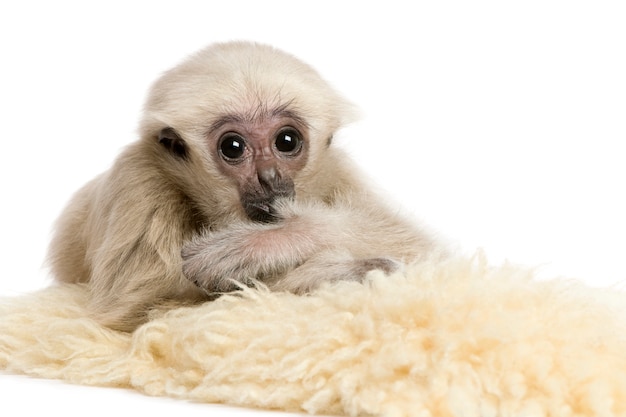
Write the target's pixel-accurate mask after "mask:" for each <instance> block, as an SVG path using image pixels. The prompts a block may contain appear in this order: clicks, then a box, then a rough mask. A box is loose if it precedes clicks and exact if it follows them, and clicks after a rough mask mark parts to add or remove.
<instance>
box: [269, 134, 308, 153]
mask: <svg viewBox="0 0 626 417" xmlns="http://www.w3.org/2000/svg"><path fill="white" fill-rule="evenodd" d="M274 144H275V146H276V149H277V150H278V151H279V152H281V153H287V154H296V153H297V152H298V151H299V150H300V148H301V147H302V139H301V138H300V133H298V131H296V130H295V129H291V128H289V129H284V130H281V131H280V132H278V135H276V141H275V142H274Z"/></svg>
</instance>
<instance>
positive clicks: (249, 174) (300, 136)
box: [210, 111, 308, 223]
mask: <svg viewBox="0 0 626 417" xmlns="http://www.w3.org/2000/svg"><path fill="white" fill-rule="evenodd" d="M213 126H214V128H213V129H211V133H210V142H211V146H214V149H215V160H216V162H217V164H218V166H219V167H220V170H221V171H222V172H223V173H224V174H225V175H226V176H228V177H229V178H232V179H233V181H234V182H235V183H236V184H237V187H238V190H239V197H240V200H241V205H242V207H243V208H244V210H245V213H246V215H247V216H248V218H250V219H251V220H253V221H256V222H264V223H267V222H272V221H275V220H277V218H276V216H275V213H274V209H273V207H272V205H273V203H274V202H275V201H276V200H277V199H279V198H294V196H295V189H294V183H293V178H294V177H295V175H296V173H297V172H298V171H300V170H301V169H302V168H303V167H304V166H305V164H306V161H307V155H308V141H307V137H306V132H307V129H306V125H305V124H304V123H303V122H302V120H301V119H300V118H298V117H297V116H295V115H293V114H292V113H291V112H288V111H283V112H275V114H271V115H268V116H266V117H259V118H255V119H252V120H250V119H249V118H243V117H238V116H236V115H235V116H233V115H228V116H225V117H222V118H220V119H219V120H218V121H217V122H216V123H214V124H213Z"/></svg>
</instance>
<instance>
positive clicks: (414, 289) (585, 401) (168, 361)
mask: <svg viewBox="0 0 626 417" xmlns="http://www.w3.org/2000/svg"><path fill="white" fill-rule="evenodd" d="M532 275H533V272H532V271H531V270H528V269H523V268H519V267H514V266H510V265H508V266H507V265H505V266H502V267H491V266H489V265H488V264H487V263H486V262H485V260H484V258H483V257H482V256H480V255H479V256H477V257H475V258H473V259H469V258H465V257H461V256H453V257H450V258H448V259H446V260H441V259H439V260H424V261H421V262H419V263H416V264H414V265H411V266H407V267H406V268H405V269H404V271H403V272H397V273H395V274H393V275H392V276H390V277H384V276H383V275H382V274H381V273H378V272H374V273H371V274H370V276H369V278H370V279H369V281H368V282H367V283H366V284H365V285H360V284H356V283H354V282H339V283H335V284H332V285H327V286H325V287H323V288H321V289H320V290H318V291H316V292H314V293H313V294H311V295H309V296H305V297H299V296H295V295H292V294H289V293H275V292H269V291H265V290H262V289H260V290H245V293H244V295H243V296H225V297H222V298H220V299H218V300H216V301H214V302H208V303H205V304H203V305H201V306H196V307H188V308H180V309H175V310H172V311H170V312H163V313H156V312H155V313H154V314H155V316H154V317H153V319H152V320H151V321H149V322H148V323H146V324H145V325H143V326H141V327H140V328H138V329H137V330H136V331H135V332H134V333H132V334H129V333H122V332H117V331H114V330H111V329H109V328H105V327H102V326H101V325H99V324H97V323H96V322H95V321H93V320H91V319H89V318H86V312H85V308H86V304H87V298H88V297H87V292H86V290H85V287H84V286H82V285H80V284H78V285H77V284H72V285H68V284H62V285H58V286H54V287H51V288H48V289H46V290H43V291H41V292H39V293H35V294H32V295H28V296H25V297H22V298H14V299H3V300H1V301H0V368H3V369H5V370H6V371H9V372H19V373H26V374H29V375H33V376H40V377H46V378H59V379H64V380H67V381H70V382H74V383H79V384H92V385H106V386H115V387H129V388H134V389H137V390H140V391H142V392H145V393H147V394H150V395H168V396H173V397H178V398H185V399H192V400H197V401H205V402H220V403H227V404H236V405H241V406H250V407H261V408H273V409H281V410H298V411H307V412H310V413H328V414H339V415H344V414H345V415H352V416H364V415H377V416H378V415H380V416H389V417H391V416H393V417H400V416H433V417H447V416H458V417H460V416H464V417H468V416H471V417H474V416H476V417H478V416H481V417H497V416H502V417H504V416H507V417H509V416H518V417H522V416H527V417H535V416H552V417H574V416H577V417H580V416H586V417H610V416H626V295H625V294H624V293H621V292H617V291H608V290H598V289H590V288H587V287H585V286H584V285H582V284H579V283H576V282H569V281H563V280H554V281H545V282H541V281H536V280H533V278H532Z"/></svg>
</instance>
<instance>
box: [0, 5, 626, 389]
mask: <svg viewBox="0 0 626 417" xmlns="http://www.w3.org/2000/svg"><path fill="white" fill-rule="evenodd" d="M624 22H626V3H624V2H621V1H613V2H609V1H595V2H591V1H588V2H584V1H550V0H545V1H526V2H503V1H482V0H480V1H475V2H463V1H452V2H451V1H439V2H426V1H424V2H402V1H385V2H367V1H361V2H357V1H344V2H338V1H332V2H331V1H319V0H318V1H304V2H294V1H229V2H205V1H197V2H191V1H181V0H177V1H167V2H158V1H151V2H148V1H136V2H123V1H107V2H79V1H76V2H68V1H56V2H44V1H40V2H28V1H24V2H3V3H2V4H1V5H0V51H1V53H2V55H1V62H2V64H1V66H0V120H1V122H2V125H1V126H2V163H1V164H0V184H1V185H0V187H1V188H0V189H1V191H2V205H1V209H0V210H1V211H2V216H0V222H1V223H0V228H1V229H0V230H1V231H2V234H1V236H2V237H1V239H2V240H1V241H2V250H1V251H0V257H1V258H0V261H1V262H2V265H3V267H4V270H3V276H2V277H0V295H17V294H20V293H23V292H28V291H32V290H35V289H37V288H42V287H43V286H45V285H47V284H48V282H49V278H48V276H47V271H46V270H45V269H44V268H43V267H42V263H43V259H44V257H45V252H46V246H47V244H48V240H49V237H50V232H51V228H52V224H53V222H54V220H55V218H56V217H57V216H58V214H59V212H60V211H61V209H62V208H63V206H64V205H65V203H66V202H67V200H68V199H69V197H70V196H71V194H72V193H73V192H74V191H75V190H76V189H77V188H78V187H80V186H81V185H82V184H84V183H85V182H86V181H88V180H89V179H91V178H92V177H94V176H95V175H97V174H98V173H100V172H102V171H103V170H105V169H106V168H107V167H108V166H109V165H110V164H111V163H112V161H113V159H114V158H115V156H116V155H117V154H118V153H119V151H120V150H121V149H122V148H123V147H124V146H125V145H126V144H128V143H130V142H131V141H133V140H135V139H136V137H137V135H136V127H137V123H138V120H139V118H140V113H141V107H142V103H143V99H144V97H145V94H146V91H147V89H148V88H149V87H150V84H151V83H152V82H153V81H154V80H155V79H156V78H157V77H158V76H159V74H160V73H162V72H163V71H165V70H167V69H168V68H170V67H171V66H173V65H175V64H176V63H177V62H179V61H180V60H181V59H183V58H184V57H186V56H187V55H188V54H190V53H192V52H194V51H195V50H197V49H199V48H201V47H203V46H205V45H207V44H209V43H211V42H216V41H225V40H232V39H247V40H254V41H259V42H265V43H270V44H272V45H274V46H277V47H279V48H281V49H284V50H287V51H289V52H291V53H293V54H295V55H296V56H298V57H300V58H301V59H303V60H305V61H306V62H308V63H310V64H312V65H313V66H314V67H316V68H317V69H318V70H319V71H320V72H321V73H322V75H323V76H324V77H325V78H327V79H328V80H329V81H330V82H331V84H333V85H334V86H335V87H336V88H337V89H338V90H340V91H341V92H342V93H343V94H344V95H345V96H346V97H347V98H349V99H350V100H351V101H353V102H354V103H356V104H357V105H358V106H360V108H361V109H362V120H361V121H360V122H358V123H356V124H354V125H352V126H350V127H348V128H346V129H345V130H343V131H342V132H341V133H340V134H339V135H338V138H337V143H338V145H339V146H342V147H344V148H346V149H347V150H348V151H349V152H350V153H351V154H352V155H353V157H354V158H355V159H356V160H357V162H358V164H359V165H360V166H361V167H362V168H363V169H364V171H365V172H366V173H367V175H368V176H369V177H370V178H371V179H372V181H373V183H375V184H376V187H378V188H380V189H381V190H384V195H385V198H388V199H390V201H394V202H397V203H398V204H399V205H400V206H402V207H403V209H404V210H406V211H408V212H409V213H411V214H412V215H414V216H415V217H416V218H419V219H420V220H421V221H422V222H424V223H425V224H426V225H428V227H429V228H430V229H431V230H433V231H435V232H437V233H438V234H440V235H441V236H442V237H443V238H445V239H446V240H448V241H449V242H451V243H452V244H454V245H456V246H458V247H459V248H460V250H462V251H463V252H464V253H468V254H471V253H473V252H474V251H475V250H476V249H477V248H483V249H484V250H485V252H486V254H487V256H488V258H489V259H490V261H491V263H493V264H500V263H501V262H503V261H504V260H506V259H508V260H510V261H511V262H514V263H517V264H522V265H528V266H542V268H541V269H540V270H539V273H540V276H542V277H554V276H567V277H572V278H578V279H581V280H584V281H585V282H587V283H589V284H590V285H593V286H609V285H619V284H620V283H621V282H622V281H623V280H625V279H626V263H624V262H623V258H624V254H625V253H626V239H625V236H626V220H625V219H624V215H625V213H626V198H625V196H624V194H625V188H626V187H625V181H626V162H625V159H626V151H625V150H624V143H626V76H625V75H624V74H626V24H624ZM7 378H9V377H6V376H2V375H0V381H3V380H4V381H3V383H4V384H7V385H10V386H14V387H19V386H21V385H20V383H18V382H16V381H18V380H17V379H16V380H15V381H11V382H7ZM19 381H22V380H21V379H20V380H19ZM34 385H36V384H34ZM26 386H28V384H26ZM55 386H56V385H55ZM15 389H19V388H15ZM69 392H70V393H69V394H66V395H68V396H71V389H69ZM15 398H19V396H18V395H16V396H15ZM133 398H135V399H136V397H133ZM140 398H143V397H140ZM145 401H150V400H149V399H148V400H145Z"/></svg>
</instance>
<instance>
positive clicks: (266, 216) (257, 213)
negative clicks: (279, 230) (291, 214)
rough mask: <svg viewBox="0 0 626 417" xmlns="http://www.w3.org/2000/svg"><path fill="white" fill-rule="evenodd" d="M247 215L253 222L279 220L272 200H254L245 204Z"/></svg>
mask: <svg viewBox="0 0 626 417" xmlns="http://www.w3.org/2000/svg"><path fill="white" fill-rule="evenodd" d="M244 210H245V212H246V215H247V216H248V218H249V219H250V220H252V221H253V222H258V223H274V222H275V221H277V220H278V216H277V215H276V211H275V210H274V208H273V207H272V202H271V201H254V202H249V203H247V204H245V205H244Z"/></svg>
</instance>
